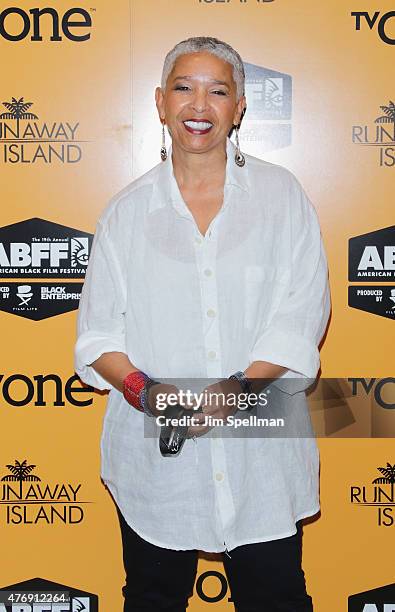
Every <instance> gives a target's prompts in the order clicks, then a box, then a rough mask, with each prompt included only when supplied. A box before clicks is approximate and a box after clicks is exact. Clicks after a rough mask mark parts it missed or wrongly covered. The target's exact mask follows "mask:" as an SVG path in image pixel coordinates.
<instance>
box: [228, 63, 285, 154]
mask: <svg viewBox="0 0 395 612" xmlns="http://www.w3.org/2000/svg"><path fill="white" fill-rule="evenodd" d="M244 70H245V93H246V98H247V110H246V115H245V117H244V119H243V121H242V124H241V128H240V133H239V138H240V142H241V146H242V147H244V150H245V151H246V152H247V153H251V154H252V155H256V154H258V155H259V154H260V153H262V152H267V151H273V150H275V149H281V148H283V147H287V146H289V145H290V144H291V142H292V125H291V118H292V77H291V76H290V75H289V74H285V73H283V72H278V71H276V70H271V69H269V68H264V67H262V66H257V65H255V64H250V63H248V62H244Z"/></svg>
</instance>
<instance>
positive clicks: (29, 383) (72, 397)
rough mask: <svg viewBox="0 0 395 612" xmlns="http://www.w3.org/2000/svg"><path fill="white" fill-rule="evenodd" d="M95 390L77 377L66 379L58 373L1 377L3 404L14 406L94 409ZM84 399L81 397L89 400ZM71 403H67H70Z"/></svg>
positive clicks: (19, 374) (0, 395) (0, 391)
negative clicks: (83, 396)
mask: <svg viewBox="0 0 395 612" xmlns="http://www.w3.org/2000/svg"><path fill="white" fill-rule="evenodd" d="M93 392H94V389H93V387H91V386H89V385H85V384H83V383H82V382H81V380H80V378H79V377H78V376H77V375H76V374H73V375H72V376H70V377H69V378H62V377H61V376H59V375H58V374H54V373H49V374H36V375H35V376H27V375H26V374H22V373H18V374H11V375H8V374H0V398H1V400H2V402H3V403H5V404H7V405H8V406H12V407H23V406H50V407H51V408H52V407H54V408H55V407H58V406H59V407H62V406H66V405H67V407H69V405H70V406H76V407H77V408H83V407H86V406H92V404H93V399H92V393H93ZM87 393H88V394H89V395H88V397H87V398H86V399H82V398H81V394H82V395H84V394H85V397H86V394H87ZM66 403H67V404H66Z"/></svg>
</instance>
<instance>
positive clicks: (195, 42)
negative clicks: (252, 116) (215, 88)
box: [161, 36, 245, 100]
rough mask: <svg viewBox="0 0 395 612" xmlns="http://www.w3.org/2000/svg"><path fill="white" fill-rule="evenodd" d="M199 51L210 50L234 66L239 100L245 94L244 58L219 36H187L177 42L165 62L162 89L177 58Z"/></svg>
mask: <svg viewBox="0 0 395 612" xmlns="http://www.w3.org/2000/svg"><path fill="white" fill-rule="evenodd" d="M199 51H208V52H209V53H212V54H213V55H216V56H217V57H219V58H220V59H223V60H225V61H226V62H229V64H231V65H232V66H233V79H234V81H235V83H236V88H237V91H236V95H237V100H239V99H240V98H241V96H243V95H244V82H245V72H244V66H243V60H242V59H241V57H240V55H239V54H238V53H237V51H235V50H234V49H233V47H231V46H230V45H228V43H226V42H223V41H222V40H218V38H213V37H212V36H194V37H192V38H187V39H186V40H182V41H181V42H179V43H177V44H176V46H175V47H173V49H171V51H169V53H168V54H167V55H166V57H165V61H164V64H163V70H162V79H161V88H162V90H163V91H164V90H165V89H166V83H167V79H168V77H169V74H170V72H171V71H172V70H173V66H174V64H175V62H176V59H177V58H178V57H179V56H180V55H184V54H185V53H197V52H199Z"/></svg>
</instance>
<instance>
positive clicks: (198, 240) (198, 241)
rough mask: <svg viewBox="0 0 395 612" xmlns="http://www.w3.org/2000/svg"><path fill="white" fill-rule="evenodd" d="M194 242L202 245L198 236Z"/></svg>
mask: <svg viewBox="0 0 395 612" xmlns="http://www.w3.org/2000/svg"><path fill="white" fill-rule="evenodd" d="M195 242H196V244H202V239H201V238H200V236H196V238H195Z"/></svg>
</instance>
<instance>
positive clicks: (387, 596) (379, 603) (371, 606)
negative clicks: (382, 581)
mask: <svg viewBox="0 0 395 612" xmlns="http://www.w3.org/2000/svg"><path fill="white" fill-rule="evenodd" d="M348 612H395V583H392V584H387V585H386V586H382V587H378V588H376V589H371V590H370V591H363V592H362V593H356V594H355V595H351V596H350V597H349V598H348Z"/></svg>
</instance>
